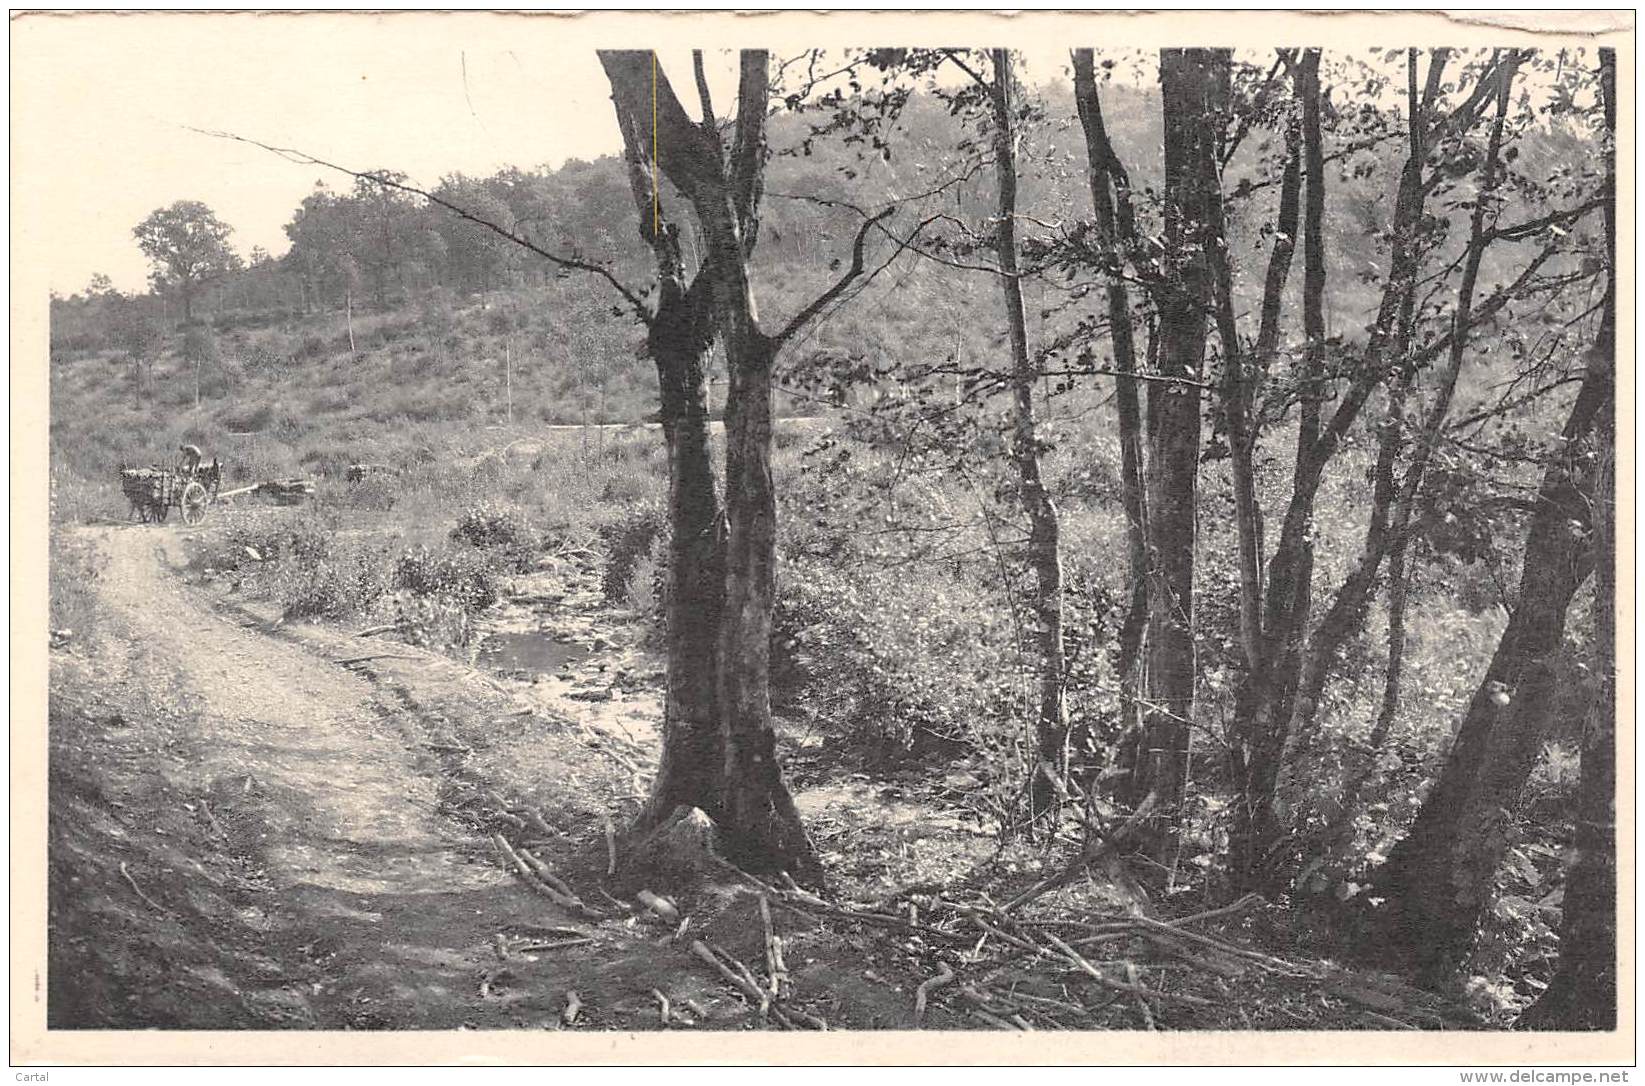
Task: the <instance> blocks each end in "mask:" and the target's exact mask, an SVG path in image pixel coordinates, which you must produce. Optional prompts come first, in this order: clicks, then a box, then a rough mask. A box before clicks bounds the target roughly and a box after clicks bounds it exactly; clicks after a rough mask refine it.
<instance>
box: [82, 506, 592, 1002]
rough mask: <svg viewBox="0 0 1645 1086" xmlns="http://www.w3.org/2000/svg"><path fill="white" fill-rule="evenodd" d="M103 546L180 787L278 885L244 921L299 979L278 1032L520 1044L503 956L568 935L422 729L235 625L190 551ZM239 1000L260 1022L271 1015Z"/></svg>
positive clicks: (138, 680)
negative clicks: (448, 1032)
mask: <svg viewBox="0 0 1645 1086" xmlns="http://www.w3.org/2000/svg"><path fill="white" fill-rule="evenodd" d="M95 543H96V546H97V547H98V549H99V550H100V551H101V552H102V554H103V555H104V559H105V562H106V564H105V566H104V569H103V573H102V575H101V577H100V578H99V581H98V584H99V592H100V595H101V596H102V598H103V602H104V604H105V606H106V607H107V608H108V609H109V611H110V612H111V613H112V614H113V616H114V617H115V618H116V620H117V622H118V623H119V625H120V626H121V627H122V628H123V630H124V631H125V632H126V640H127V641H128V642H129V643H131V644H135V645H140V646H142V647H143V651H142V653H141V654H140V655H141V659H140V660H137V661H135V662H131V663H130V664H129V666H128V674H126V675H125V676H124V677H123V678H124V681H125V683H126V684H127V685H128V686H135V687H136V688H138V689H139V690H144V689H145V688H146V692H147V693H148V694H150V695H152V696H153V697H156V698H165V697H170V698H175V699H179V700H180V703H181V705H180V707H181V709H182V711H181V712H179V713H178V714H176V717H175V727H176V729H177V730H178V731H180V732H181V734H178V735H176V736H174V740H175V742H176V746H177V748H178V749H180V750H182V751H184V752H185V753H184V755H183V756H182V757H181V758H180V759H179V760H178V762H177V763H176V764H175V765H174V766H173V767H172V768H171V769H170V770H169V773H170V775H171V776H172V783H173V785H174V786H176V788H177V790H178V791H179V792H181V793H182V794H184V795H188V794H193V795H195V796H198V797H199V799H200V800H201V801H203V809H204V810H206V811H208V812H209V816H208V817H209V818H210V820H211V822H212V824H213V825H214V826H215V827H216V828H217V829H219V830H220V831H221V834H222V836H223V837H224V838H225V840H224V842H223V844H224V845H225V846H226V847H227V848H228V849H229V850H231V851H233V852H234V853H237V854H240V855H242V856H244V857H247V858H249V859H250V860H252V861H253V862H254V863H255V865H256V866H257V867H258V868H259V869H260V873H261V883H262V886H263V887H264V888H265V889H263V890H262V892H260V893H255V894H250V895H246V896H245V898H244V903H243V904H242V905H241V906H240V908H239V909H238V910H237V912H238V915H239V917H240V919H241V920H242V921H243V922H244V923H245V924H246V925H248V926H249V927H251V928H253V929H255V930H257V931H258V932H259V933H260V934H261V936H262V937H263V939H264V940H265V941H266V947H267V953H268V954H269V955H270V956H271V957H273V958H274V960H275V961H276V962H277V963H278V966H279V969H280V972H281V973H282V974H284V975H285V976H286V977H287V978H289V979H287V980H286V981H285V982H284V983H282V984H280V985H277V986H275V988H274V990H272V991H270V992H264V993H262V997H263V998H265V999H272V1001H273V1002H274V1003H275V1004H278V1005H279V1007H280V1008H281V1009H280V1011H279V1013H278V1014H276V1015H274V1016H275V1017H282V1016H283V1017H286V1018H289V1019H290V1024H292V1025H301V1026H318V1027H321V1028H347V1027H353V1028H361V1027H364V1028H370V1027H372V1026H394V1027H399V1028H454V1027H457V1026H461V1025H469V1026H483V1025H508V1024H520V1023H519V1022H518V1020H517V1016H518V1014H519V1013H520V1012H521V1011H522V1010H523V1009H524V1008H521V1007H518V1006H502V1005H498V1001H497V1000H496V999H494V998H493V999H487V998H484V997H482V995H481V992H482V989H487V990H489V989H490V988H491V987H492V986H491V985H490V984H488V983H486V970H487V966H488V964H490V965H494V964H495V959H494V958H493V957H492V954H491V945H492V941H493V940H494V939H495V938H496V936H497V934H498V933H499V932H500V931H503V930H506V929H508V928H510V927H513V928H525V929H529V928H530V927H531V926H532V925H533V924H543V923H552V922H554V921H556V920H559V921H561V922H563V921H564V919H565V918H563V917H560V916H558V915H557V914H556V912H555V911H554V910H553V908H552V906H549V905H546V904H545V903H544V902H543V901H541V899H538V898H535V897H533V896H531V895H530V894H528V893H526V892H525V891H524V890H523V889H521V888H520V887H519V886H518V884H517V883H515V882H514V881H513V880H512V879H511V878H510V877H509V876H508V875H507V874H505V873H504V872H503V871H501V870H500V869H499V868H498V867H497V866H496V865H495V864H494V863H493V862H492V861H491V859H490V857H489V855H488V854H487V852H486V844H485V842H484V841H483V840H482V839H480V838H478V837H477V836H476V835H474V834H473V833H472V832H471V831H470V830H469V829H468V828H466V827H464V826H463V825H462V824H461V823H460V822H458V821H456V820H454V819H453V818H452V817H451V813H450V811H449V810H447V809H446V808H445V807H444V806H443V804H442V797H441V789H442V787H443V784H444V778H443V777H442V775H441V771H440V766H439V764H438V763H437V761H436V759H435V756H434V755H433V754H431V753H430V752H429V751H428V750H427V749H426V747H425V746H424V745H423V743H422V740H425V739H426V738H427V736H426V734H424V733H423V732H422V730H421V729H422V727H423V722H422V721H421V720H419V719H418V717H417V715H416V714H415V713H410V712H405V713H385V712H383V711H382V702H381V699H380V698H379V697H378V696H377V695H378V692H377V691H375V690H374V688H373V684H372V683H371V682H370V681H368V680H367V679H366V678H364V677H362V676H360V675H357V674H354V673H352V672H350V671H349V670H347V669H345V668H343V667H340V666H338V665H337V664H336V663H334V662H333V661H331V660H328V659H326V658H325V657H323V656H321V655H319V654H317V653H316V652H313V651H310V650H309V649H308V648H305V647H304V646H303V645H301V644H298V643H294V642H293V641H292V640H290V639H286V638H279V637H271V636H268V635H266V634H264V633H262V632H259V631H258V630H256V629H254V628H249V627H248V626H247V625H246V624H244V623H242V622H236V621H233V620H232V619H230V618H229V617H226V616H224V615H223V614H220V613H218V612H217V611H216V610H215V609H214V608H213V607H212V606H211V605H210V603H209V602H207V601H206V600H205V599H203V598H202V597H200V596H199V595H198V594H197V593H195V592H194V591H192V590H191V589H189V588H188V587H187V586H185V585H184V584H182V583H181V581H180V579H179V578H178V577H177V576H176V575H175V572H174V570H173V567H174V566H175V565H176V564H177V563H179V562H180V561H181V558H182V550H181V548H182V542H181V540H180V538H179V537H178V536H176V535H174V534H173V533H171V532H169V531H168V532H163V533H162V532H156V531H154V530H152V529H148V530H126V529H119V528H107V529H98V530H96V532H95ZM153 877H155V878H161V879H164V877H165V876H164V875H163V873H162V874H159V875H156V876H153ZM173 877H176V878H186V876H184V875H181V874H176V873H175V872H174V873H173ZM154 888H155V890H156V892H157V893H158V892H159V891H162V890H164V889H165V888H164V886H163V885H157V886H155V887H154ZM162 900H164V899H163V898H162ZM233 987H236V988H240V989H241V990H240V991H239V993H238V995H239V997H240V1001H241V1002H245V1001H250V1002H252V1003H255V1002H256V1001H257V999H258V998H259V993H258V992H250V993H247V992H246V991H245V990H244V988H243V987H242V986H240V985H237V984H236V985H233ZM225 994H226V993H225Z"/></svg>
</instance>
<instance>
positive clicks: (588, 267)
mask: <svg viewBox="0 0 1645 1086" xmlns="http://www.w3.org/2000/svg"><path fill="white" fill-rule="evenodd" d="M184 127H185V128H188V130H189V131H191V132H197V133H199V134H200V135H202V136H211V137H212V138H214V139H223V140H232V141H233V142H235V143H244V144H248V145H250V146H252V147H260V148H262V149H263V150H265V151H267V152H269V153H270V154H273V155H278V156H279V157H281V158H283V159H285V160H286V161H288V162H295V163H298V164H299V165H305V166H320V167H323V168H325V169H328V170H335V171H337V172H338V173H341V174H347V175H348V176H349V177H352V178H354V179H355V180H358V181H370V182H373V183H375V184H378V185H382V186H383V187H385V188H391V189H397V190H399V191H401V192H408V193H411V194H412V195H413V196H418V197H421V198H422V199H424V200H427V201H428V202H429V203H431V204H434V205H436V206H438V207H443V208H445V209H446V210H447V211H449V212H451V213H452V214H453V215H456V216H457V217H458V218H460V219H463V220H464V221H466V222H471V223H473V224H474V225H476V226H480V227H483V228H485V229H487V230H490V231H491V232H492V233H494V234H496V235H497V236H498V237H500V238H503V239H504V240H506V241H511V242H513V243H514V244H515V245H518V246H519V247H520V248H522V249H525V250H527V251H528V252H532V253H535V254H536V255H538V256H540V257H542V258H543V259H544V260H547V261H548V262H549V263H551V264H555V265H557V266H559V267H561V268H565V269H567V270H569V271H584V272H589V273H590V274H593V275H597V276H599V277H600V278H602V279H604V280H605V281H606V282H607V283H608V284H610V286H611V288H612V289H613V290H615V291H616V292H617V293H618V294H621V295H622V296H623V300H624V301H626V302H628V304H629V307H630V308H632V309H633V311H634V315H635V316H636V317H637V318H639V320H640V321H641V322H642V323H646V324H649V323H650V321H651V311H650V308H649V307H648V306H647V305H646V303H645V300H644V299H643V298H641V297H640V295H639V294H637V293H636V292H635V291H634V290H632V289H631V288H629V287H628V286H626V285H625V284H624V283H623V282H622V280H620V279H618V278H617V277H616V276H615V275H614V274H612V272H611V269H609V268H606V267H604V266H602V265H599V264H591V263H589V262H588V261H586V260H581V259H579V258H577V257H574V256H566V255H564V254H562V253H554V252H550V251H549V250H547V249H544V248H543V247H542V246H541V245H538V244H537V243H536V242H534V241H532V240H531V239H529V238H526V237H522V236H521V235H519V234H516V233H515V232H514V231H512V230H509V229H507V228H505V227H502V226H499V225H497V224H496V223H494V222H492V221H491V220H489V219H486V218H482V217H481V216H479V215H476V214H474V213H473V212H472V211H469V210H468V209H467V208H464V207H461V206H459V205H457V204H454V203H452V202H451V201H450V200H447V199H444V198H443V197H440V196H436V195H434V193H432V192H429V191H428V190H427V189H421V188H418V187H417V186H416V185H412V184H409V183H408V182H404V181H397V180H395V179H393V178H391V177H388V176H386V175H383V174H378V173H368V172H364V171H361V170H351V169H349V168H348V167H347V166H339V165H338V164H337V163H335V162H328V161H326V160H325V159H323V158H317V157H315V156H314V155H311V154H309V153H307V152H306V151H299V150H297V149H296V148H292V147H276V146H274V145H273V144H268V143H264V142H262V141H261V140H255V139H252V138H251V137H249V136H240V135H236V134H235V133H233V132H217V131H212V130H210V129H206V128H195V127H193V126H192V125H185V126H184Z"/></svg>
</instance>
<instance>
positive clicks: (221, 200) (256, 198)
mask: <svg viewBox="0 0 1645 1086" xmlns="http://www.w3.org/2000/svg"><path fill="white" fill-rule="evenodd" d="M1371 15H1372V13H1364V15H1355V16H1343V15H1340V14H1339V15H1337V16H1334V17H1333V19H1332V22H1331V23H1330V26H1331V29H1332V31H1333V33H1334V34H1335V35H1336V36H1337V37H1339V38H1340V39H1341V41H1342V43H1343V44H1344V45H1348V46H1350V47H1353V48H1359V47H1363V46H1364V45H1365V42H1366V36H1365V32H1364V31H1363V30H1362V29H1359V28H1357V27H1356V26H1354V25H1350V23H1351V21H1352V20H1354V19H1360V18H1363V17H1366V16H1371ZM1277 17H1278V18H1281V19H1286V18H1288V19H1289V20H1290V21H1289V22H1288V23H1283V24H1276V25H1279V26H1281V27H1282V28H1283V29H1286V30H1287V32H1289V33H1293V34H1295V33H1298V32H1299V31H1297V30H1291V29H1289V28H1291V27H1293V26H1299V27H1301V30H1300V32H1301V33H1303V34H1305V35H1306V37H1305V38H1304V39H1303V40H1305V41H1307V42H1308V43H1310V44H1314V43H1316V42H1315V39H1317V38H1319V37H1320V36H1322V35H1321V27H1322V26H1324V25H1325V24H1322V23H1318V22H1315V23H1312V24H1309V23H1307V22H1305V21H1303V22H1299V20H1298V18H1297V17H1295V16H1290V17H1287V16H1284V15H1283V14H1281V15H1279V16H1277ZM1046 18H1049V19H1051V20H1055V21H1053V22H1047V21H1045V19H1046ZM1150 18H1152V19H1153V21H1152V22H1149V21H1147V20H1149V19H1150ZM1268 18H1270V16H1267V15H1264V14H1262V13H1256V12H1247V13H1243V14H1242V16H1241V18H1240V19H1239V20H1236V21H1232V22H1230V21H1227V20H1215V21H1209V20H1208V21H1203V22H1201V21H1196V22H1194V23H1193V24H1185V23H1183V22H1182V21H1180V17H1179V18H1178V19H1176V20H1173V19H1172V18H1171V17H1170V16H1169V15H1163V16H1155V17H1148V16H1134V17H1133V16H1127V15H1120V14H1110V15H1101V14H1088V15H1082V16H1075V15H1049V14H1048V15H1047V16H1045V17H1044V18H1042V17H1041V16H1009V15H992V16H991V15H980V16H978V15H973V16H958V15H954V14H952V13H938V12H915V13H901V14H898V13H856V12H853V13H837V14H835V15H819V14H815V13H808V12H800V11H794V12H785V13H781V14H780V15H773V14H770V13H767V14H764V15H758V14H756V15H747V16H736V15H717V16H708V15H700V14H674V15H661V14H631V15H624V14H622V13H603V14H601V15H599V16H594V17H589V16H584V17H577V16H568V15H552V14H551V15H536V16H528V15H520V14H496V13H485V12H459V13H443V14H442V13H412V12H399V13H388V14H347V15H345V14H336V13H321V14H313V13H311V14H295V13H284V14H280V13H276V14H259V13H249V12H247V13H212V14H206V13H198V12H192V13H190V12H185V13H169V14H168V13H154V12H131V13H76V14H51V13H45V14H29V15H22V16H14V17H13V20H12V57H11V73H12V96H11V102H12V126H11V128H12V188H13V192H12V197H13V202H12V210H13V216H12V233H13V237H12V241H13V254H14V263H13V282H14V284H15V283H17V282H18V276H19V274H20V269H19V267H18V265H17V259H18V258H17V254H18V253H19V252H22V253H27V254H29V260H30V262H31V266H29V267H27V268H25V269H22V270H23V271H26V272H27V277H28V278H29V279H30V280H31V281H32V280H33V279H35V278H37V277H38V278H39V279H42V280H44V282H45V284H46V285H47V286H49V287H50V288H51V289H53V290H56V291H59V292H62V293H65V294H67V293H72V292H74V291H77V290H80V289H82V288H83V287H84V286H85V285H86V283H87V282H88V281H89V280H90V279H91V277H92V276H93V275H94V274H97V273H104V274H107V275H109V276H110V277H111V278H112V279H113V280H114V283H115V285H116V286H117V287H119V288H121V289H124V290H135V289H141V288H143V287H144V285H145V284H146V281H147V264H146V262H145V261H144V259H143V257H142V255H141V253H140V252H139V251H138V249H137V246H136V243H135V241H134V240H133V238H132V228H133V227H134V226H135V225H136V224H137V223H138V222H140V221H141V220H142V219H143V218H144V217H146V216H147V215H148V214H149V213H150V212H151V211H153V210H154V209H156V208H158V207H162V206H165V205H167V204H170V203H172V202H174V201H176V200H183V199H189V200H199V201H202V202H204V203H205V204H207V205H208V206H209V207H211V208H212V209H213V210H214V211H215V212H216V213H217V215H218V217H219V218H221V219H222V220H224V221H225V222H227V223H229V224H230V225H231V226H233V227H234V228H235V233H234V237H233V242H234V244H235V246H236V248H237V249H238V250H239V252H240V253H241V254H242V255H244V254H247V253H249V252H250V250H251V248H252V247H253V246H261V247H262V248H264V249H266V250H268V251H269V252H270V253H272V254H276V255H278V254H279V253H282V252H284V251H285V249H286V239H285V235H284V233H283V231H282V229H281V228H282V226H283V225H284V224H285V223H286V222H288V221H290V218H291V214H292V212H293V210H294V209H295V208H296V206H297V205H298V203H299V202H300V201H301V200H302V198H303V197H304V196H305V195H306V194H307V193H308V192H309V191H310V190H311V189H312V187H313V186H314V184H315V182H316V181H318V180H322V179H324V180H326V181H328V182H329V183H331V184H332V185H333V187H337V188H347V187H348V185H349V184H350V181H349V179H348V178H345V177H341V176H339V175H336V174H331V175H330V176H327V171H325V170H323V169H322V168H320V167H316V166H313V165H308V166H303V165H298V164H295V163H291V162H288V161H285V160H282V159H280V158H278V157H276V156H274V155H272V154H270V153H268V152H267V151H264V150H261V149H259V148H255V147H251V146H248V145H245V144H240V143H233V142H230V141H227V140H223V139H218V138H212V137H210V136H207V135H202V134H200V133H199V132H196V131H193V130H192V129H206V130H216V131H228V132H233V133H236V134H238V135H241V136H245V137H248V138H252V139H256V140H259V141H262V142H264V143H270V144H277V145H282V146H289V147H293V148H297V149H299V150H301V151H304V152H306V153H309V154H312V155H314V156H317V157H319V158H324V159H327V160H329V161H333V162H337V163H339V164H342V165H345V166H349V167H351V168H355V169H360V170H370V169H394V170H400V171H403V172H405V173H407V174H409V175H410V176H411V177H412V178H413V180H414V181H416V182H419V183H422V184H425V185H433V184H435V183H437V181H438V180H439V178H440V177H441V176H443V175H445V174H448V173H452V172H463V173H467V174H471V175H480V176H483V175H486V174H489V173H492V172H494V171H496V170H497V169H498V168H500V167H502V166H509V165H512V166H519V167H521V168H531V167H534V166H539V165H549V166H557V165H559V164H560V163H562V162H564V161H565V160H566V159H568V158H573V157H575V158H584V159H588V158H594V157H597V156H599V155H602V154H607V153H612V152H615V151H617V150H618V147H619V139H618V134H617V128H616V123H615V119H614V117H613V115H612V110H611V104H610V100H609V88H608V87H607V85H606V82H605V78H604V75H603V73H602V71H601V69H600V66H599V62H598V60H597V59H596V57H595V49H596V48H600V47H619V48H623V47H627V48H634V47H649V46H658V47H659V49H658V51H659V54H660V56H661V58H662V61H663V65H664V68H665V70H667V71H668V72H669V73H670V75H671V77H672V79H673V81H674V83H675V85H676V88H677V89H678V90H679V91H680V92H681V98H682V100H685V101H686V103H687V108H688V109H694V108H695V107H694V102H695V97H696V96H695V94H694V93H692V92H691V90H690V87H691V77H690V71H691V69H690V46H691V45H693V44H695V45H702V46H708V47H710V48H709V49H708V57H709V75H710V83H711V89H712V91H713V96H714V100H715V102H716V104H717V105H718V107H719V108H720V110H721V111H722V112H723V111H724V110H725V109H726V108H728V107H729V105H730V103H732V102H733V101H734V99H735V93H734V88H735V72H734V59H733V54H732V53H731V52H730V50H731V49H732V48H735V47H737V46H746V45H765V46H770V47H771V48H772V50H773V53H774V55H776V56H779V57H781V56H793V55H796V54H797V53H799V52H801V51H803V49H804V48H806V47H808V46H811V45H832V44H835V40H838V42H839V44H863V43H862V42H860V41H852V40H851V38H852V37H862V36H865V35H872V37H873V40H872V41H870V42H869V44H885V43H912V44H927V45H930V44H950V42H940V41H934V40H932V39H933V38H939V37H944V36H950V37H952V38H956V39H961V40H957V41H953V42H952V44H965V43H967V42H968V41H969V42H975V43H979V44H986V45H996V44H1008V45H1013V46H1016V47H1017V48H1018V49H1019V50H1020V51H1021V52H1022V53H1023V65H1022V72H1023V75H1024V78H1025V79H1027V80H1028V81H1029V82H1031V83H1039V82H1043V81H1045V80H1047V79H1059V80H1063V79H1066V75H1064V72H1065V69H1066V58H1067V54H1066V49H1067V48H1068V46H1069V45H1070V44H1074V43H1075V40H1076V39H1078V38H1081V37H1084V38H1085V39H1086V40H1089V41H1091V42H1092V44H1094V45H1097V46H1098V47H1099V48H1100V47H1101V46H1102V45H1103V43H1104V42H1105V41H1107V42H1113V41H1114V31H1113V30H1112V29H1110V28H1111V27H1112V26H1115V25H1121V24H1122V23H1123V27H1124V30H1123V33H1124V37H1125V41H1126V44H1127V45H1128V46H1131V47H1140V48H1147V47H1148V46H1149V45H1152V44H1154V41H1151V40H1150V38H1152V39H1158V40H1159V42H1160V43H1161V44H1164V43H1170V44H1186V43H1185V42H1182V41H1180V40H1178V39H1181V38H1183V37H1185V36H1191V35H1192V34H1194V33H1199V34H1213V35H1214V36H1215V40H1216V42H1217V43H1218V44H1229V45H1235V46H1238V45H1239V44H1240V42H1239V40H1238V39H1240V38H1242V37H1245V38H1249V39H1250V42H1249V43H1248V44H1250V45H1252V46H1258V47H1262V48H1267V47H1269V46H1271V45H1273V44H1279V43H1280V41H1281V40H1283V39H1281V38H1277V37H1276V34H1275V30H1274V27H1273V26H1268V25H1265V22H1264V21H1265V20H1266V19H1268ZM1401 18H1408V17H1405V16H1402V17H1401ZM966 19H968V20H970V21H969V22H965V23H961V22H959V20H966ZM1081 19H1088V20H1092V22H1091V23H1090V24H1088V25H1089V26H1090V32H1088V33H1083V34H1082V33H1081V32H1080V31H1081V30H1082V29H1083V26H1082V24H1080V23H1079V22H1078V20H1081ZM979 20H980V21H979ZM988 20H991V21H988ZM1035 20H1039V21H1038V22H1036V21H1035ZM1105 20H1106V21H1105ZM1385 23H1386V20H1384V21H1383V24H1381V25H1379V24H1376V23H1373V24H1369V25H1374V26H1376V27H1377V29H1378V30H1382V29H1383V26H1384V25H1385ZM865 26H871V27H873V29H872V30H865V29H863V28H864V27H865ZM962 26H963V27H964V29H963V30H962V29H960V27H962ZM1188 26H1191V28H1192V29H1191V30H1189V31H1187V32H1185V29H1184V28H1185V27H1188ZM1441 30H1442V32H1445V33H1449V34H1451V35H1453V36H1458V37H1460V39H1461V40H1462V41H1466V42H1469V43H1471V44H1477V38H1478V34H1479V31H1478V28H1477V27H1471V26H1451V27H1450V28H1449V29H1448V30H1447V29H1445V27H1443V26H1442V27H1441ZM842 35H844V36H845V37H842ZM1401 36H1403V35H1401ZM830 39H834V40H830ZM1396 40H1397V39H1396ZM1319 44H1326V43H1319ZM37 256H38V258H39V260H40V262H42V263H44V265H45V266H43V267H38V266H33V262H34V261H35V260H36V257H37Z"/></svg>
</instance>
